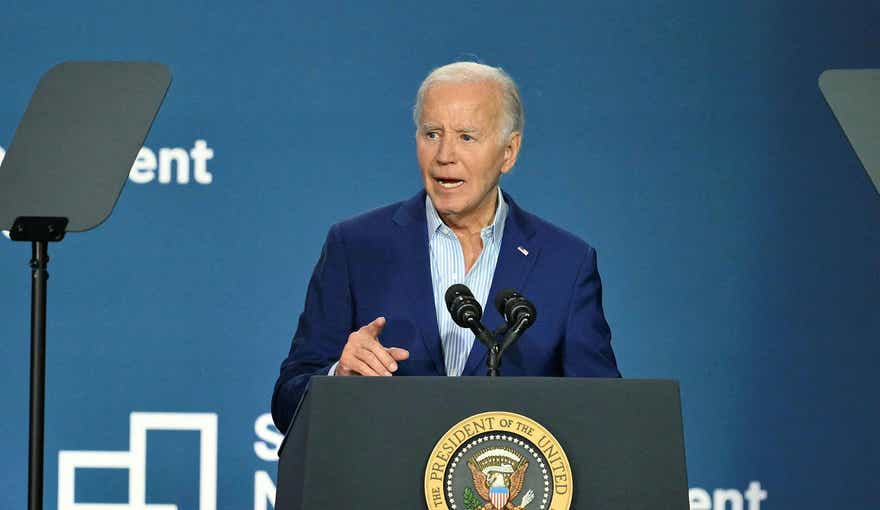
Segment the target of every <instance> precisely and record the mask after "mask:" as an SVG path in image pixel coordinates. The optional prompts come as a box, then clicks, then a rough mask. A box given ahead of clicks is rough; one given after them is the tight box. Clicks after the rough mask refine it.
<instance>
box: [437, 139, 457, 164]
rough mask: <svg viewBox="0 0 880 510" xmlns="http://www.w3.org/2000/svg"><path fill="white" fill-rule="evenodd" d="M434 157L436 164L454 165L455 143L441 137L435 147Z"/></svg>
mask: <svg viewBox="0 0 880 510" xmlns="http://www.w3.org/2000/svg"><path fill="white" fill-rule="evenodd" d="M436 157H437V162H438V163H440V164H441V165H448V164H450V163H455V141H454V140H452V139H450V138H448V137H445V136H444V137H442V138H441V139H440V143H439V145H438V147H437V156H436Z"/></svg>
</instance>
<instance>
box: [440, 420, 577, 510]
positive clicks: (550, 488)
mask: <svg viewBox="0 0 880 510" xmlns="http://www.w3.org/2000/svg"><path fill="white" fill-rule="evenodd" d="M572 495H573V486H572V479H571V465H570V464H569V463H568V458H567V457H566V456H565V452H564V451H562V447H561V446H560V445H559V442H558V441H557V440H556V438H554V437H553V435H552V434H550V432H549V431H548V430H547V429H545V428H544V427H543V426H541V425H540V424H539V423H537V422H535V421H534V420H531V419H529V418H527V417H525V416H522V415H519V414H514V413H508V412H504V411H495V412H488V413H480V414H477V415H474V416H471V417H469V418H465V419H464V420H462V421H460V422H458V423H457V424H455V425H454V426H453V427H452V428H451V429H449V431H448V432H446V434H445V435H444V436H443V437H442V438H441V439H440V441H438V442H437V445H436V446H435V447H434V450H433V451H432V452H431V457H430V458H429V459H428V466H427V468H426V469H425V501H426V503H427V504H428V509H429V510H523V509H527V510H568V509H569V508H570V507H571V499H572Z"/></svg>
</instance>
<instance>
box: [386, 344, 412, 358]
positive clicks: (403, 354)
mask: <svg viewBox="0 0 880 510" xmlns="http://www.w3.org/2000/svg"><path fill="white" fill-rule="evenodd" d="M385 350H386V351H388V354H390V355H391V357H392V358H394V359H395V360H396V361H403V360H405V359H409V351H408V350H406V349H401V348H400V347H388V348H386V349H385Z"/></svg>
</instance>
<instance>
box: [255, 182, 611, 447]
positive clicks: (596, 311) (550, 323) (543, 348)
mask: <svg viewBox="0 0 880 510" xmlns="http://www.w3.org/2000/svg"><path fill="white" fill-rule="evenodd" d="M504 199H505V200H506V201H507V203H508V205H509V206H510V209H509V212H508V216H507V221H506V223H505V226H504V235H503V237H502V240H501V251H500V253H499V255H498V264H497V266H496V268H495V275H494V277H493V279H492V288H491V290H490V292H489V301H490V303H491V302H492V300H493V299H494V297H495V296H496V295H497V294H498V292H499V291H501V290H503V289H508V288H510V289H516V290H518V291H519V292H520V293H521V294H522V295H524V296H526V297H527V298H528V299H529V300H531V301H532V302H533V303H534V304H535V306H536V307H537V310H538V318H537V321H536V322H535V324H534V325H533V326H532V327H531V328H530V329H529V330H527V331H526V333H525V334H524V335H523V336H522V337H521V338H520V339H519V340H518V341H517V342H516V343H515V344H514V345H513V346H511V347H510V348H509V349H508V350H507V351H506V352H505V353H504V357H503V360H502V365H501V373H502V374H503V375H504V376H580V377H619V376H620V373H619V372H618V370H617V362H616V360H615V358H614V352H613V351H612V349H611V330H610V329H609V327H608V323H607V322H606V321H605V314H604V312H603V311H602V284H601V281H600V280H599V272H598V270H597V268H596V251H595V250H594V249H593V248H592V247H591V246H589V245H588V244H587V243H585V242H584V241H582V240H580V239H578V238H577V237H575V236H573V235H572V234H569V233H568V232H565V231H564V230H561V229H559V228H557V227H555V226H553V225H551V224H550V223H548V222H546V221H544V220H542V219H540V218H538V217H536V216H534V215H532V214H529V213H527V212H525V211H523V210H522V209H520V208H519V207H518V206H517V205H516V203H515V202H514V201H513V200H512V199H511V198H510V197H509V196H508V195H507V194H505V195H504ZM487 308H488V309H487V310H485V311H484V313H483V324H485V325H486V327H488V328H489V329H492V330H494V329H495V328H496V327H498V326H500V325H501V323H502V322H503V319H502V318H501V316H500V315H499V314H498V313H497V312H496V311H495V310H494V306H493V305H489V306H487ZM379 316H384V317H385V318H386V321H387V322H386V325H385V329H384V330H383V331H382V334H381V335H380V341H381V342H382V345H384V346H386V347H401V348H404V349H407V350H408V351H409V353H410V358H409V359H408V360H406V361H402V362H400V363H399V368H398V370H397V372H396V373H395V374H394V375H395V376H401V375H436V376H441V375H446V369H445V367H444V360H443V348H442V345H441V341H440V333H439V329H438V327H437V315H436V311H435V307H434V294H433V291H432V283H431V269H430V255H429V253H428V228H427V220H426V218H425V192H424V191H422V192H420V193H419V194H418V195H416V196H415V197H413V198H411V199H409V200H406V201H404V202H399V203H397V204H393V205H390V206H387V207H383V208H381V209H377V210H375V211H371V212H368V213H365V214H363V215H361V216H357V217H355V218H353V219H350V220H347V221H344V222H342V223H338V224H336V225H334V226H333V227H332V228H331V229H330V232H329V233H328V235H327V240H326V242H325V243H324V248H323V250H322V252H321V258H320V259H319V260H318V263H317V265H316V266H315V271H314V273H313V274H312V278H311V281H310V282H309V288H308V293H307V295H306V301H305V308H304V311H303V313H302V314H301V315H300V318H299V326H298V327H297V331H296V334H295V335H294V337H293V343H292V346H291V348H290V354H289V355H288V357H287V359H286V360H284V362H283V363H282V365H281V374H280V375H279V377H278V381H277V382H276V384H275V392H274V394H273V396H272V416H273V418H274V420H275V424H276V425H277V426H278V428H279V430H282V431H284V430H286V429H287V426H288V424H289V423H290V420H291V417H292V415H293V412H294V410H295V409H296V406H297V404H298V402H299V399H300V397H301V396H302V394H303V392H304V391H305V388H306V385H307V383H308V381H309V378H310V377H311V376H313V375H325V374H327V372H328V370H329V369H330V367H331V366H332V364H333V363H334V362H336V361H337V360H338V359H339V356H340V354H341V353H342V348H343V346H344V345H345V343H346V341H347V340H348V336H349V334H351V332H352V331H354V330H356V329H358V328H360V327H361V326H363V325H365V324H367V323H369V322H371V321H372V320H373V319H375V318H376V317H379ZM485 363H486V348H485V347H484V346H483V345H482V344H481V343H480V342H479V341H474V345H473V348H472V349H471V352H470V356H469V357H468V360H467V364H466V365H465V368H464V372H463V374H462V375H485V373H486V366H485Z"/></svg>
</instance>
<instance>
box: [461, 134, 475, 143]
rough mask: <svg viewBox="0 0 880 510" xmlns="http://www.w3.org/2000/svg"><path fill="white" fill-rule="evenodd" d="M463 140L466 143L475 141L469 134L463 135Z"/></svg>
mask: <svg viewBox="0 0 880 510" xmlns="http://www.w3.org/2000/svg"><path fill="white" fill-rule="evenodd" d="M461 139H462V140H464V141H465V142H470V141H473V139H474V137H473V136H471V135H468V134H463V135H461Z"/></svg>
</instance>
